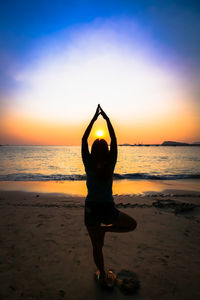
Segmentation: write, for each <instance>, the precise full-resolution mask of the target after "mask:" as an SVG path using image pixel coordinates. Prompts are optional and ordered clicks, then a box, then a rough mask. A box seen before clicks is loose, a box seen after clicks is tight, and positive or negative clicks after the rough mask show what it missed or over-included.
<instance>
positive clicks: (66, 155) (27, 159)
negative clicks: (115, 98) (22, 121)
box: [0, 146, 200, 181]
mask: <svg viewBox="0 0 200 300" xmlns="http://www.w3.org/2000/svg"><path fill="white" fill-rule="evenodd" d="M199 178H200V147H189V146H187V147H168V146H166V147H162V146H142V147H141V146H133V147H131V146H126V147H122V146H119V147H118V160H117V164H116V167H115V175H114V179H115V180H117V179H120V180H123V179H128V180H135V179H138V180H140V179H141V180H142V179H150V180H176V179H199ZM85 179H86V176H85V170H84V166H83V164H82V160H81V148H80V146H1V147H0V181H80V180H81V181H82V180H85Z"/></svg>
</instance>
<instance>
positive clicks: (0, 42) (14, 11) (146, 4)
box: [0, 0, 200, 88]
mask: <svg viewBox="0 0 200 300" xmlns="http://www.w3.org/2000/svg"><path fill="white" fill-rule="evenodd" d="M110 18H115V20H116V19H120V18H130V19H133V20H135V22H137V24H138V26H139V27H140V30H141V31H142V34H145V35H146V38H148V39H149V41H150V43H151V44H152V46H154V47H155V48H159V50H160V51H161V52H164V53H165V55H166V57H167V59H168V60H171V61H172V62H173V61H178V62H177V63H178V64H181V65H182V67H184V68H186V69H187V71H188V72H191V73H192V74H193V73H195V74H196V73H197V74H198V70H199V66H200V63H199V62H200V34H199V33H200V21H199V20H200V2H199V1H198V0H196V1H194V0H192V1H189V0H188V1H185V0H180V1H171V0H169V1H165V0H163V1H162V0H160V1H158V0H157V1H152V0H149V1H148V0H147V1H145V0H140V1H127V0H123V1H118V0H115V1H76V0H74V1H73V0H72V1H63V0H60V1H51V0H49V1H48V0H43V1H41V0H39V1H38V0H34V1H31V0H24V1H22V0H18V1H16V0H9V1H6V0H2V1H1V2H0V49H1V50H0V51H1V52H0V54H1V58H0V66H1V88H3V87H7V86H9V83H10V84H13V85H15V82H13V80H12V77H11V78H10V76H9V74H10V72H11V70H12V69H15V68H16V69H18V68H20V67H22V66H23V65H24V64H26V63H28V62H29V61H31V60H32V59H33V58H34V52H33V49H34V48H35V47H38V42H40V40H41V38H45V37H49V36H51V35H52V34H54V35H55V34H56V33H58V34H59V32H60V31H62V30H64V29H67V28H71V27H73V26H77V25H79V26H80V25H81V24H82V25H83V24H89V23H91V22H93V21H94V20H95V19H101V20H104V19H110ZM35 55H36V54H35ZM198 75H199V74H198Z"/></svg>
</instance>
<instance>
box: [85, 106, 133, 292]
mask: <svg viewBox="0 0 200 300" xmlns="http://www.w3.org/2000/svg"><path fill="white" fill-rule="evenodd" d="M100 114H101V115H102V116H103V118H104V119H105V120H106V122H107V126H108V131H109V134H110V137H111V144H110V150H109V148H108V144H107V142H106V141H105V140H104V139H96V140H95V141H94V143H93V145H92V148H91V153H90V152H89V149H88V142H87V139H88V137H89V134H90V131H91V129H92V126H93V124H94V122H95V121H96V120H97V118H98V116H99V115H100ZM82 160H83V163H84V166H85V171H86V175H87V188H88V194H87V197H86V201H85V225H86V227H87V230H88V233H89V236H90V239H91V242H92V246H93V257H94V262H95V264H96V266H97V268H98V270H97V272H96V277H97V278H98V279H99V280H100V282H101V283H102V284H103V285H104V286H111V285H112V284H113V283H114V273H112V272H108V273H107V274H106V272H105V269H104V259H103V251H102V248H103V245H104V236H105V233H106V232H108V231H109V232H128V231H132V230H134V229H135V228H136V226H137V223H136V221H135V220H134V219H133V218H131V217H130V216H128V215H127V214H125V213H122V212H120V211H119V210H118V209H117V208H116V207H115V203H114V199H113V195H112V183H113V172H114V168H115V164H116V161H117V139H116V136H115V132H114V129H113V127H112V124H111V122H110V120H109V118H108V116H107V115H106V113H105V112H104V111H103V109H102V108H101V107H100V105H98V107H97V110H96V113H95V114H94V117H93V118H92V120H91V122H90V124H89V125H88V127H87V129H86V131H85V133H84V135H83V137H82Z"/></svg>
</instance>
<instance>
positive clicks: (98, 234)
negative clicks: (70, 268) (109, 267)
mask: <svg viewBox="0 0 200 300" xmlns="http://www.w3.org/2000/svg"><path fill="white" fill-rule="evenodd" d="M87 230H88V233H89V236H90V239H91V242H92V247H93V257H94V262H95V264H96V266H97V268H98V270H99V271H100V278H101V279H102V280H103V281H105V278H106V275H105V269H104V258H103V245H104V236H105V231H104V230H102V228H101V227H100V226H94V227H87Z"/></svg>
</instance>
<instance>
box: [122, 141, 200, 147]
mask: <svg viewBox="0 0 200 300" xmlns="http://www.w3.org/2000/svg"><path fill="white" fill-rule="evenodd" d="M119 146H121V147H127V146H130V147H134V146H173V147H175V146H200V142H195V143H191V144H190V143H182V142H175V141H164V142H163V143H162V144H120V145H119Z"/></svg>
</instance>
